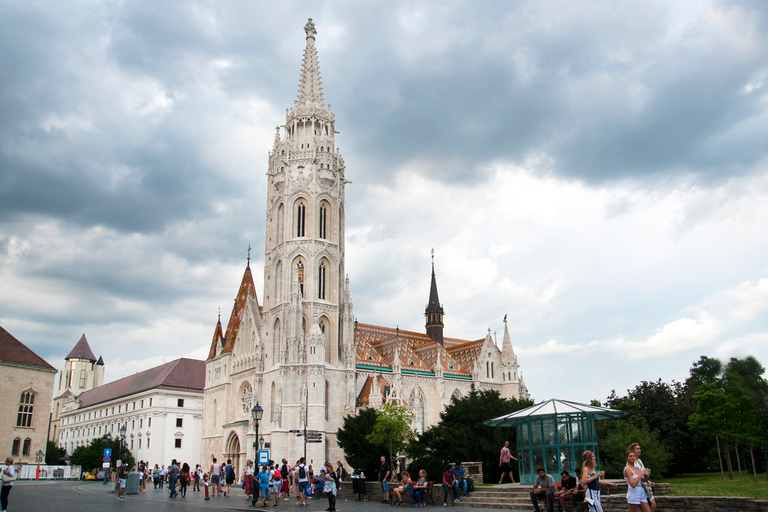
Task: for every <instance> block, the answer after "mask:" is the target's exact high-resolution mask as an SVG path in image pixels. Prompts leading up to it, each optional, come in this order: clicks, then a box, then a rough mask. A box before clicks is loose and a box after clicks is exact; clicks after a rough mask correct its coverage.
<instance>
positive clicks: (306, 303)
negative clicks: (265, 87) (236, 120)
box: [264, 19, 351, 365]
mask: <svg viewBox="0 0 768 512" xmlns="http://www.w3.org/2000/svg"><path fill="white" fill-rule="evenodd" d="M304 31H305V33H306V48H305V50H304V59H303V63H302V71H301V80H300V83H299V95H298V98H297V99H296V101H295V102H294V105H293V108H291V109H286V116H285V124H284V125H282V126H278V127H277V133H276V135H275V141H274V145H273V147H272V151H271V152H270V155H269V170H268V173H267V174H268V182H269V185H268V192H267V230H266V240H265V242H266V243H265V245H266V247H265V268H264V274H265V275H264V288H265V289H264V310H265V311H266V312H267V318H268V323H267V324H266V325H267V327H268V330H269V332H270V336H271V337H272V340H271V344H272V347H271V348H272V351H273V354H275V359H274V360H273V361H272V363H273V364H280V363H283V364H285V363H292V362H305V361H306V358H307V357H308V355H314V353H316V351H314V350H313V351H312V354H307V352H308V351H307V350H306V347H305V346H304V343H305V341H306V340H305V339H304V337H305V335H306V334H308V333H309V332H310V329H311V327H312V326H313V325H314V324H317V326H318V328H319V330H320V333H321V334H322V336H323V337H324V338H325V347H324V350H323V352H324V359H325V363H327V364H331V365H341V364H343V363H344V362H345V361H344V359H345V356H344V352H345V349H344V343H345V342H344V339H345V332H344V330H345V329H344V322H343V320H342V317H344V299H345V297H346V295H347V292H348V290H347V289H346V281H345V279H344V275H345V270H344V187H345V185H346V184H347V183H349V182H348V181H347V180H346V179H345V178H344V159H343V158H342V157H341V154H340V153H339V151H338V150H337V149H336V146H335V135H336V133H337V132H336V127H335V122H336V120H335V116H334V114H333V112H331V108H330V105H326V104H324V102H323V92H322V87H321V80H320V66H319V64H318V58H317V50H316V48H315V36H316V35H317V31H316V29H315V24H314V23H313V22H312V20H311V19H310V20H309V21H308V22H307V24H306V25H305V26H304ZM349 334H350V335H351V333H349ZM349 339H350V340H351V338H349Z"/></svg>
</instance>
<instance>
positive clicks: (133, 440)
mask: <svg viewBox="0 0 768 512" xmlns="http://www.w3.org/2000/svg"><path fill="white" fill-rule="evenodd" d="M146 404H147V407H152V398H149V399H147V400H146ZM137 405H138V409H139V410H141V409H143V408H144V405H145V400H136V401H134V402H133V403H130V404H125V406H123V405H117V406H110V407H105V408H104V409H99V410H98V411H91V412H87V413H86V412H83V413H81V414H77V415H72V416H69V417H67V418H65V419H64V420H63V423H64V425H65V426H64V427H62V430H61V433H60V434H59V446H61V447H63V448H65V449H67V451H68V452H69V453H72V451H74V449H75V448H77V447H78V446H88V445H89V444H90V443H91V441H92V440H93V439H96V438H99V437H102V436H103V435H106V434H107V433H109V434H110V435H112V436H116V435H118V432H119V430H120V427H121V426H122V425H125V426H126V430H127V431H128V432H130V433H129V434H127V437H128V439H126V445H127V446H128V449H130V450H133V449H134V448H138V449H142V448H149V447H150V446H151V441H150V437H149V435H147V436H146V437H145V440H144V441H142V433H141V430H142V429H143V428H144V418H136V417H129V418H124V417H123V418H118V419H115V420H112V421H110V422H108V423H107V424H103V425H93V426H81V427H73V428H66V425H72V424H80V423H82V422H85V421H90V420H96V419H101V418H104V417H109V416H110V415H114V414H124V413H127V412H128V411H131V412H133V411H135V410H137V409H136V407H137ZM176 406H177V407H184V399H183V398H179V399H177V401H176ZM146 420H147V422H146V428H151V427H152V416H149V417H147V418H146ZM137 425H138V430H137V428H136V427H137ZM129 427H130V428H129ZM183 427H184V418H176V428H183ZM135 432H137V433H138V435H136V433H135ZM70 433H71V436H70ZM70 437H71V439H70ZM137 438H138V439H137ZM181 441H182V440H181V439H178V438H177V439H176V440H175V447H176V448H181Z"/></svg>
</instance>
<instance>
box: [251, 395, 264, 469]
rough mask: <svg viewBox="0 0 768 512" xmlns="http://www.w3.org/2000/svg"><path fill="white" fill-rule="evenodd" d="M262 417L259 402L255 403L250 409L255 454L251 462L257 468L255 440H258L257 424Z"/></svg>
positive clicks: (256, 444) (262, 413)
mask: <svg viewBox="0 0 768 512" xmlns="http://www.w3.org/2000/svg"><path fill="white" fill-rule="evenodd" d="M262 416H264V409H262V408H261V406H260V405H259V402H256V405H254V406H253V409H251V417H252V418H253V429H254V430H255V435H254V436H253V448H254V451H255V452H256V453H255V454H254V457H253V460H254V462H255V464H256V466H257V467H258V465H259V452H258V446H259V445H258V441H257V440H258V439H259V422H260V421H261V417H262Z"/></svg>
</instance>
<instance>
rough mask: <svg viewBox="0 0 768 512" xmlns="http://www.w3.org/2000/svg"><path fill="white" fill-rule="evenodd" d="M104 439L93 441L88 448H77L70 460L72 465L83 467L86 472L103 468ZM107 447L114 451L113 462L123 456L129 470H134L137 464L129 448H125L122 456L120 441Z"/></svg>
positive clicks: (114, 440) (99, 438)
mask: <svg viewBox="0 0 768 512" xmlns="http://www.w3.org/2000/svg"><path fill="white" fill-rule="evenodd" d="M104 439H105V437H98V438H95V439H92V440H91V443H90V444H89V445H87V446H78V447H77V448H75V450H74V451H73V452H72V456H71V458H70V460H71V463H72V465H74V466H82V467H83V469H84V470H86V471H90V470H93V469H99V468H101V463H102V461H103V457H104V443H103V440H104ZM106 447H107V448H111V449H112V455H113V457H112V460H114V461H116V460H117V459H118V458H119V457H120V456H122V458H123V460H125V463H126V464H127V465H128V467H129V468H132V467H133V466H134V465H135V464H136V460H135V459H134V458H133V455H132V454H131V452H130V450H128V448H127V447H125V446H123V450H122V455H121V453H120V443H119V441H118V440H116V439H112V440H111V441H109V443H108V444H107V446H106Z"/></svg>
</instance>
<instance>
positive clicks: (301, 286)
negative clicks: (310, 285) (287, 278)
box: [296, 262, 304, 297]
mask: <svg viewBox="0 0 768 512" xmlns="http://www.w3.org/2000/svg"><path fill="white" fill-rule="evenodd" d="M296 275H297V277H298V280H299V293H300V294H301V296H302V297H303V296H304V264H303V263H302V262H299V263H298V265H296Z"/></svg>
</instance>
